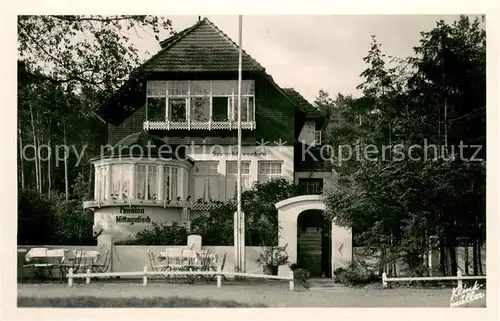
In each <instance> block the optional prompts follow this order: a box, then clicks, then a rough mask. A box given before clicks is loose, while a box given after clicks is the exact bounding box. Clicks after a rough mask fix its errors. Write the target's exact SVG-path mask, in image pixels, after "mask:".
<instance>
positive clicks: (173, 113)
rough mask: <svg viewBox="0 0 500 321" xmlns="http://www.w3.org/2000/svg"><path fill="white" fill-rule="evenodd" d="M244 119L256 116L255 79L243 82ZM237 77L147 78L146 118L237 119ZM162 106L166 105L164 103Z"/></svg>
mask: <svg viewBox="0 0 500 321" xmlns="http://www.w3.org/2000/svg"><path fill="white" fill-rule="evenodd" d="M241 94H242V102H241V119H242V121H243V122H248V121H253V120H255V81H253V80H243V81H242V85H241ZM237 97H238V81H236V80H196V81H148V82H147V99H146V103H147V108H146V110H147V119H148V120H150V121H164V120H168V121H173V122H187V121H190V122H208V121H210V120H212V121H228V120H237V118H238V112H237V111H238V101H237ZM162 106H163V107H162Z"/></svg>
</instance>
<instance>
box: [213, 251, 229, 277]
mask: <svg viewBox="0 0 500 321" xmlns="http://www.w3.org/2000/svg"><path fill="white" fill-rule="evenodd" d="M226 256H227V252H224V255H223V256H222V260H221V262H220V270H221V272H222V271H224V265H226ZM218 264H219V261H218V260H217V261H216V264H215V265H212V266H211V269H212V270H214V271H217V265H218ZM216 277H217V275H216V274H214V275H212V280H213V279H215V278H216ZM222 278H223V279H224V281H227V278H226V276H225V275H222Z"/></svg>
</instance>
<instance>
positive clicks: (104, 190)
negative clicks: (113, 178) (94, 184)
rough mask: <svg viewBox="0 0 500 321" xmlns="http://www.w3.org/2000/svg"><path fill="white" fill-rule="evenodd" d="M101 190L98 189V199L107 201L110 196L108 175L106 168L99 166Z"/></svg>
mask: <svg viewBox="0 0 500 321" xmlns="http://www.w3.org/2000/svg"><path fill="white" fill-rule="evenodd" d="M98 172H99V189H98V198H99V200H102V201H105V200H106V199H107V197H106V196H107V195H108V179H107V178H108V177H107V176H108V173H107V167H106V166H99V168H98Z"/></svg>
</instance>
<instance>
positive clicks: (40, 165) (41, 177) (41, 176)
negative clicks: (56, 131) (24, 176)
mask: <svg viewBox="0 0 500 321" xmlns="http://www.w3.org/2000/svg"><path fill="white" fill-rule="evenodd" d="M36 139H37V146H38V153H40V152H41V150H40V146H41V144H40V135H38V137H37V138H36ZM42 172H43V168H42V161H41V157H40V155H38V176H39V177H40V178H39V180H40V189H39V190H38V192H39V193H40V194H41V193H42V191H43V175H42Z"/></svg>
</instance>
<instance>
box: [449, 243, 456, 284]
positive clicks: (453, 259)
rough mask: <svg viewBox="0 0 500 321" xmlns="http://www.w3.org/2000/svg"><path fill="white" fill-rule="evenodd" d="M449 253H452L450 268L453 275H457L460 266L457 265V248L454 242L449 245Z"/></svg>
mask: <svg viewBox="0 0 500 321" xmlns="http://www.w3.org/2000/svg"><path fill="white" fill-rule="evenodd" d="M448 251H449V253H450V268H451V275H452V276H456V275H457V271H458V266H457V248H456V247H455V246H454V245H453V244H452V245H451V246H450V247H449V250H448Z"/></svg>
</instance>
